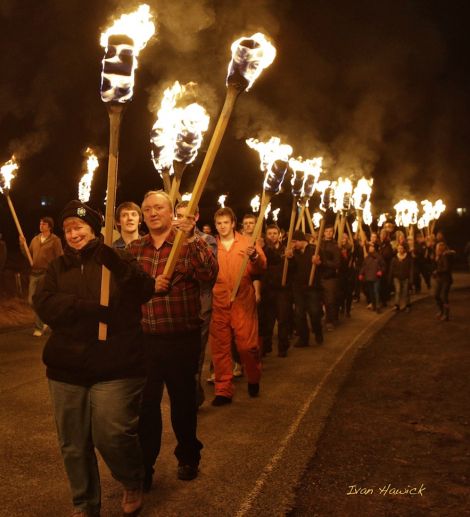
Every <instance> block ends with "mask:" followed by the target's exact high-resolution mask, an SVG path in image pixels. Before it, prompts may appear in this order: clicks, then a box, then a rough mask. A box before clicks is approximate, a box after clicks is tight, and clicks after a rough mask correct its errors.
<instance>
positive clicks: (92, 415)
mask: <svg viewBox="0 0 470 517" xmlns="http://www.w3.org/2000/svg"><path fill="white" fill-rule="evenodd" d="M60 220H61V222H62V224H63V229H64V234H65V241H66V246H65V253H64V255H62V256H60V257H58V258H56V259H54V260H53V261H52V262H50V264H49V266H48V268H47V271H46V273H45V275H44V278H43V280H42V282H41V283H40V285H39V287H38V289H37V291H36V293H35V294H34V296H33V303H34V307H35V310H36V311H37V313H38V315H39V316H40V317H41V319H42V320H43V321H44V322H46V323H47V324H48V325H49V326H50V328H51V331H52V332H51V335H50V337H49V339H48V340H47V343H46V345H45V348H44V352H43V361H44V363H45V365H46V375H47V377H48V383H49V392H50V396H51V401H52V407H53V411H54V416H55V421H56V427H57V434H58V437H59V443H60V448H61V453H62V457H63V460H64V465H65V471H66V473H67V477H68V479H69V484H70V489H71V493H72V503H73V507H74V510H73V515H74V516H75V517H79V516H83V517H85V516H88V517H94V516H98V515H99V514H100V507H101V488H100V476H99V470H98V462H97V459H96V455H95V448H96V449H97V450H98V451H99V452H100V455H101V457H102V458H103V460H104V462H105V463H106V465H107V466H108V468H109V469H110V470H111V473H112V475H113V477H114V478H115V479H116V480H117V481H119V482H120V483H121V484H122V485H123V498H122V502H121V506H122V510H123V513H124V515H128V516H130V515H137V512H138V511H139V510H140V508H141V507H142V481H143V477H144V468H143V462H142V453H141V450H140V445H139V439H138V434H137V427H138V418H139V404H140V399H141V394H142V389H143V386H144V382H145V370H144V362H143V350H142V329H141V325H140V305H141V304H142V303H144V302H145V301H146V300H148V299H149V298H150V297H151V296H152V293H153V291H154V289H155V281H154V280H153V278H151V277H150V276H149V275H147V274H146V273H144V272H143V271H142V270H141V269H140V267H139V266H138V264H137V261H136V260H135V259H133V258H132V257H131V256H129V255H127V254H124V253H122V252H117V251H115V250H113V249H112V248H110V247H108V246H106V245H104V244H103V240H102V237H101V235H100V229H101V216H100V214H98V213H97V212H96V211H94V210H93V209H92V208H90V207H89V206H87V205H86V204H84V203H81V202H80V201H71V202H70V203H68V204H67V205H66V207H65V208H64V210H63V212H62V214H61V216H60ZM103 265H104V266H106V267H107V268H108V269H109V270H110V271H111V283H110V300H109V307H105V306H103V305H100V291H101V270H102V266H103ZM100 321H101V322H104V323H107V338H106V340H105V341H99V340H98V326H99V322H100Z"/></svg>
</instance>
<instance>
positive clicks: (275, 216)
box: [271, 208, 281, 222]
mask: <svg viewBox="0 0 470 517" xmlns="http://www.w3.org/2000/svg"><path fill="white" fill-rule="evenodd" d="M280 211H281V209H280V208H276V210H273V211H272V212H271V214H272V216H273V221H276V222H277V220H278V219H279V212H280Z"/></svg>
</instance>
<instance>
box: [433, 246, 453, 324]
mask: <svg viewBox="0 0 470 517" xmlns="http://www.w3.org/2000/svg"><path fill="white" fill-rule="evenodd" d="M435 253H436V255H435V259H434V260H435V263H434V273H433V276H434V278H435V280H436V286H435V291H434V298H435V300H436V304H437V307H438V309H439V312H438V313H437V314H436V317H437V318H438V319H439V320H441V321H449V317H450V307H449V291H450V286H451V285H452V283H453V278H452V262H453V257H454V255H455V252H454V251H453V250H450V249H449V247H448V246H447V244H446V243H445V242H444V241H440V242H438V243H437V244H436V250H435Z"/></svg>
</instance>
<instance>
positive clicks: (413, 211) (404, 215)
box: [393, 199, 418, 239]
mask: <svg viewBox="0 0 470 517" xmlns="http://www.w3.org/2000/svg"><path fill="white" fill-rule="evenodd" d="M393 208H395V211H396V216H395V222H396V224H397V226H404V227H405V228H407V230H408V237H409V238H410V239H413V238H414V232H413V225H414V224H416V223H417V222H418V204H417V203H416V201H408V200H407V199H402V200H400V201H399V202H398V203H397V204H396V205H395V206H394V207H393Z"/></svg>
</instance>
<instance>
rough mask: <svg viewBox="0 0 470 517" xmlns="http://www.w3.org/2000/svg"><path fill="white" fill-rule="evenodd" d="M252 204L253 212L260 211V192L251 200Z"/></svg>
mask: <svg viewBox="0 0 470 517" xmlns="http://www.w3.org/2000/svg"><path fill="white" fill-rule="evenodd" d="M250 206H251V210H252V211H253V212H259V207H260V198H259V195H258V194H256V196H255V197H254V198H253V199H252V200H251V201H250Z"/></svg>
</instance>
